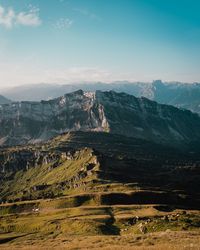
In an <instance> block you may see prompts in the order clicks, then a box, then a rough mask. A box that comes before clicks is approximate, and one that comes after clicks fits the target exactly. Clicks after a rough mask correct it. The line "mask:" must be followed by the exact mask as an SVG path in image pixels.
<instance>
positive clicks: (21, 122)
mask: <svg viewBox="0 0 200 250" xmlns="http://www.w3.org/2000/svg"><path fill="white" fill-rule="evenodd" d="M0 127H1V130H0V144H1V145H16V144H25V143H32V142H39V141H44V140H47V139H50V138H52V137H53V136H55V135H58V134H60V133H63V132H67V131H103V132H110V133H113V134H120V135H125V136H129V137H138V138H144V139H147V140H151V141H154V142H158V143H162V144H171V145H172V144H173V145H174V144H182V145H185V144H187V143H190V142H192V141H194V140H197V141H198V140H199V139H200V130H199V127H200V117H199V116H198V115H197V114H194V113H192V112H190V111H187V110H180V109H178V108H175V107H173V106H168V105H161V104H158V103H156V102H153V101H150V100H148V99H146V98H136V97H134V96H132V95H128V94H125V93H116V92H113V91H110V92H101V91H96V92H83V91H82V90H79V91H76V92H73V93H70V94H66V95H64V96H62V97H59V98H57V99H53V100H50V101H41V102H17V103H11V104H7V105H1V106H0Z"/></svg>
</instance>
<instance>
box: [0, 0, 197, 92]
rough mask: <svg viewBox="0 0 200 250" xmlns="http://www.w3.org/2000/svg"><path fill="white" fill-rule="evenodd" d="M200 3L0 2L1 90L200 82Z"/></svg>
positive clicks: (175, 0)
mask: <svg viewBox="0 0 200 250" xmlns="http://www.w3.org/2000/svg"><path fill="white" fill-rule="evenodd" d="M199 13H200V1H199V0H162V1H161V0H0V88H6V87H10V86H18V85H24V84H34V83H61V84H64V83H76V82H86V81H87V82H94V81H103V82H111V81H117V80H129V81H152V80H155V79H162V80H163V81H182V82H200V70H199V68H200V15H199Z"/></svg>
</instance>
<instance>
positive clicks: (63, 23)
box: [53, 18, 74, 30]
mask: <svg viewBox="0 0 200 250" xmlns="http://www.w3.org/2000/svg"><path fill="white" fill-rule="evenodd" d="M73 22H74V21H73V20H71V19H69V18H60V19H58V20H57V21H56V22H55V23H54V25H53V26H54V28H56V29H58V30H62V29H69V28H70V27H71V26H72V24H73Z"/></svg>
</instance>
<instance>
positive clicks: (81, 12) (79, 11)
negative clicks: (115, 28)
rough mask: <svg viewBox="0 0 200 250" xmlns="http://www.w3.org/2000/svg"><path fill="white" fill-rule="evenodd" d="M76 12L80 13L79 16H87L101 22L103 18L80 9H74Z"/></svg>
mask: <svg viewBox="0 0 200 250" xmlns="http://www.w3.org/2000/svg"><path fill="white" fill-rule="evenodd" d="M74 11H75V12H78V13H79V14H81V15H83V16H86V17H88V18H90V19H93V20H97V21H101V18H100V17H99V16H97V15H96V14H94V13H92V12H90V11H89V10H88V9H80V8H74Z"/></svg>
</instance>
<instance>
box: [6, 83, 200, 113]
mask: <svg viewBox="0 0 200 250" xmlns="http://www.w3.org/2000/svg"><path fill="white" fill-rule="evenodd" d="M78 89H82V90H83V91H86V92H95V91H96V90H101V91H111V90H112V91H115V92H118V93H119V92H124V93H127V94H131V95H134V96H136V97H142V96H143V97H146V98H148V99H151V100H153V101H156V102H159V103H163V104H168V105H174V106H176V107H179V108H183V109H188V110H191V111H192V112H196V113H199V114H200V84H199V83H180V82H163V81H160V80H156V81H153V82H148V83H144V82H128V81H118V82H113V83H109V84H108V83H102V82H97V83H80V84H78V83H76V84H68V85H59V84H38V85H30V86H21V87H17V88H11V89H8V90H4V91H3V92H2V94H3V95H5V96H8V97H9V98H10V99H11V100H15V101H22V100H23V101H24V100H25V101H41V100H49V99H53V98H57V97H59V96H61V95H63V93H70V92H72V91H77V90H78Z"/></svg>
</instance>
